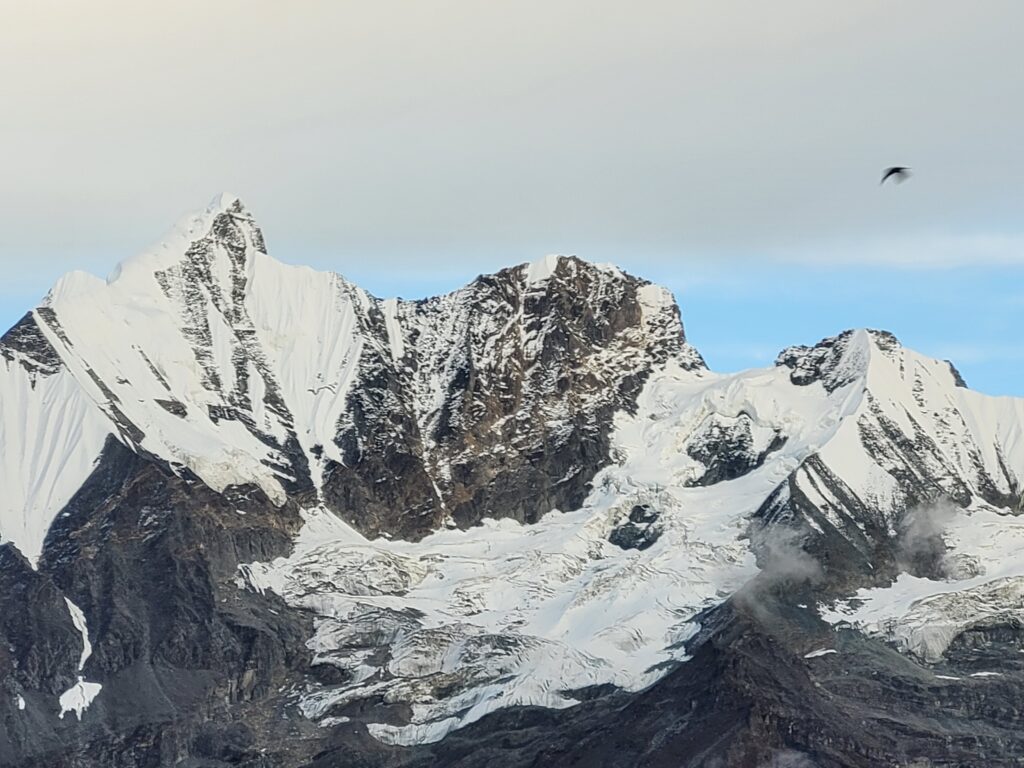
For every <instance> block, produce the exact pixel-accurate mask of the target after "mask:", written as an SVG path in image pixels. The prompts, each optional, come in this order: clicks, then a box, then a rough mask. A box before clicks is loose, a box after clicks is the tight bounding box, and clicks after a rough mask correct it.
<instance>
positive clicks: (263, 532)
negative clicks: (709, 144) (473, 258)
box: [0, 196, 1024, 768]
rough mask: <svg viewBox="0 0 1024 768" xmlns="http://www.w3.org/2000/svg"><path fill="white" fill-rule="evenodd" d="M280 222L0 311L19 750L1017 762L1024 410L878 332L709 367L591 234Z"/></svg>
mask: <svg viewBox="0 0 1024 768" xmlns="http://www.w3.org/2000/svg"><path fill="white" fill-rule="evenodd" d="M266 250H267V249H266V246H265V242H264V239H263V235H262V233H261V232H260V229H259V228H258V226H257V225H256V223H255V221H254V219H253V217H252V216H251V215H250V213H249V212H248V211H247V210H246V209H245V207H244V206H243V205H242V203H241V202H240V201H239V200H238V199H237V198H235V197H233V196H221V197H220V198H218V199H217V200H215V201H214V203H213V204H212V205H211V206H210V207H209V208H207V209H206V210H205V211H204V212H202V213H200V214H197V215H194V216H191V217H188V218H187V219H185V220H183V222H182V223H181V224H180V225H179V226H178V227H177V228H175V230H173V231H172V233H171V234H170V235H168V236H167V237H166V238H165V239H164V241H163V242H162V243H161V244H160V245H159V246H157V247H155V248H153V249H151V250H150V251H148V252H146V253H144V254H142V255H141V256H138V257H136V258H134V259H131V260H128V261H125V262H122V264H121V265H119V266H118V267H117V268H116V269H115V270H114V272H113V273H112V274H111V275H110V277H109V278H108V279H107V280H106V281H104V280H100V279H98V278H95V277H93V276H90V275H86V274H84V273H72V274H70V275H68V276H66V277H64V278H63V279H61V280H60V281H59V282H58V284H57V285H56V286H55V287H54V288H53V290H52V291H51V292H50V294H49V295H48V296H47V298H46V299H45V301H44V302H43V303H42V304H41V305H40V306H39V307H37V308H35V309H34V310H32V311H31V312H29V313H28V314H27V315H25V317H24V318H23V319H22V320H21V321H20V322H19V323H18V324H17V325H16V326H15V327H14V328H12V329H11V330H10V331H8V332H7V334H6V335H4V336H3V338H2V339H0V357H2V359H3V365H2V366H0V393H2V396H0V441H2V448H3V456H4V460H3V462H2V463H0V480H2V482H3V486H4V489H5V494H4V497H3V499H2V500H0V541H2V542H3V543H2V544H0V586H2V589H0V617H2V618H0V756H3V757H4V758H5V759H4V761H3V764H4V765H8V764H9V765H13V766H26V767H27V766H44V765H45V766H64V765H66V766H72V765H74V766H83V765H84V766H92V765H96V766H100V765H111V764H120V765H157V766H163V765H168V766H179V767H180V768H185V766H224V765H244V766H252V767H254V768H255V767H256V766H261V767H263V766H272V765H273V766H335V765H361V766H381V767H383V766H426V765H435V766H436V765H442V766H443V765H452V766H455V765H458V766H481V765H487V766H528V765H529V766H536V765H581V766H583V765H585V766H627V765H638V764H644V765H648V764H649V765H694V766H705V765H706V766H711V765H722V766H747V765H762V764H763V765H773V764H779V765H783V764H793V765H799V764H802V763H800V762H799V761H801V760H803V761H809V762H807V764H813V765H824V766H861V765H863V766H868V765H878V764H896V765H912V764H966V765H972V764H980V763H977V762H972V760H974V759H975V756H976V755H979V754H985V755H986V758H985V764H987V765H1004V764H1006V765H1009V764H1015V763H1014V761H1016V760H1019V759H1024V739H1022V738H1021V736H1020V729H1019V728H1017V727H1016V725H1015V721H1014V720H1013V719H1012V718H1007V717H1006V716H1005V713H1006V712H1008V711H1010V710H1012V707H1013V704H1012V702H1013V693H1012V691H1013V690H1015V689H1014V687H1013V686H1015V685H1019V684H1020V683H1021V682H1024V664H1022V663H1021V662H1020V658H1021V657H1020V654H1019V649H1020V648H1022V647H1024V634H1022V632H1021V630H1020V627H1021V626H1024V615H1022V614H1021V609H1020V601H1019V596H1020V594H1021V590H1022V589H1024V586H1022V585H1024V565H1019V564H1018V558H1017V556H1016V552H1017V551H1018V547H1019V545H1020V544H1024V541H1021V533H1020V530H1021V529H1020V526H1019V524H1018V522H1017V516H1018V515H1019V513H1020V511H1021V509H1022V501H1024V487H1022V478H1024V439H1022V438H1024V431H1022V428H1024V401H1020V400H1014V399H1010V398H990V397H986V396H984V395H980V394H978V393H975V392H972V391H971V390H969V389H967V388H966V387H965V386H964V382H963V381H962V379H961V378H960V376H959V374H958V373H957V372H956V370H955V369H954V368H953V367H952V365H951V364H949V363H947V362H945V361H938V360H932V359H930V358H927V357H925V356H923V355H920V354H917V353H915V352H913V351H912V350H909V349H906V348H905V347H903V346H902V345H901V344H900V343H899V341H898V340H897V339H896V338H895V337H894V336H893V335H892V334H889V333H886V332H881V331H869V330H854V331H848V332H845V333H842V334H840V335H838V336H835V337H831V338H826V339H823V340H821V341H819V342H818V343H816V344H813V345H809V346H795V347H790V348H788V349H786V350H783V351H782V352H781V353H780V355H779V357H778V359H777V361H776V364H775V365H774V366H771V367H768V368H764V369H757V370H752V371H745V372H740V373H734V374H718V373H714V372H712V371H709V370H708V369H707V367H706V366H705V364H704V362H703V360H702V359H701V357H700V355H699V354H698V353H697V352H696V350H694V348H693V347H692V346H690V345H689V344H688V343H687V341H686V337H685V334H684V332H683V326H682V323H681V319H680V313H679V309H678V307H677V306H676V304H675V302H674V300H673V298H672V296H671V295H670V294H669V292H668V291H666V290H665V289H664V288H661V287H659V286H656V285H653V284H651V283H648V282H646V281H644V280H641V279H638V278H635V277H632V276H630V275H627V274H625V273H623V272H622V271H620V270H618V269H617V268H615V267H612V266H607V265H594V264H590V263H587V262H585V261H582V260H580V259H578V258H575V257H564V256H548V257H545V258H543V259H541V260H539V261H537V262H535V263H533V264H524V265H519V266H516V267H512V268H509V269H505V270H502V271H500V272H498V273H496V274H494V275H487V276H481V277H479V278H477V279H476V280H475V281H473V282H472V283H470V284H469V285H468V286H466V287H464V288H461V289H459V290H456V291H454V292H452V293H449V294H446V295H444V296H439V297H435V298H430V299H424V300H418V301H403V300H400V299H386V300H382V299H378V298H376V297H374V296H371V295H370V294H368V293H367V292H366V291H364V290H362V289H360V288H358V287H356V286H354V285H352V284H351V283H349V282H348V281H346V280H345V279H344V278H343V277H341V276H339V275H336V274H332V273H323V272H316V271H314V270H311V269H307V268H303V267H294V266H289V265H285V264H282V263H280V262H278V261H275V260H274V259H272V258H271V257H270V256H269V255H267V252H266ZM865 724H870V727H866V726H865ZM785 760H788V761H790V762H788V763H787V762H779V761H785ZM915 760H917V761H919V762H918V763H914V762H913V761H915ZM921 760H929V761H931V762H930V763H921V762H920V761H921ZM773 761H775V762H773ZM793 761H797V762H793Z"/></svg>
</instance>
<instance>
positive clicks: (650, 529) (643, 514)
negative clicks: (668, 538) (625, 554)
mask: <svg viewBox="0 0 1024 768" xmlns="http://www.w3.org/2000/svg"><path fill="white" fill-rule="evenodd" d="M658 517H660V515H659V513H658V512H656V511H654V510H653V509H651V508H650V507H649V506H648V505H646V504H638V505H637V506H635V507H633V509H632V510H630V513H629V520H627V521H626V522H625V523H623V524H622V525H620V526H618V527H616V528H613V529H612V532H611V534H609V536H608V541H610V542H611V543H612V544H614V545H615V546H617V547H621V548H622V549H647V548H648V547H649V546H651V545H652V544H653V543H654V542H656V541H657V540H658V537H659V536H661V528H660V527H659V526H658V525H657V522H658Z"/></svg>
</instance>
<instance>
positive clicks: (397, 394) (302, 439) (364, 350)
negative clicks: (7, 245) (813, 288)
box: [0, 195, 703, 562]
mask: <svg viewBox="0 0 1024 768" xmlns="http://www.w3.org/2000/svg"><path fill="white" fill-rule="evenodd" d="M529 273H533V276H532V277H529ZM645 286H647V287H645ZM638 294H639V295H638ZM563 295H572V296H574V298H575V300H576V301H580V302H588V301H589V302H591V303H593V305H594V306H595V307H596V308H597V309H598V311H599V313H600V312H604V311H606V310H607V311H608V315H607V316H605V315H601V314H596V315H595V316H594V317H592V318H591V317H589V316H588V317H582V316H581V317H577V316H576V315H577V314H578V313H576V312H575V310H574V309H573V308H572V307H571V306H567V305H566V302H565V301H562V300H561V299H560V298H559V297H561V296H563ZM630 302H632V303H633V304H635V305H636V306H640V304H641V303H642V309H641V310H640V311H639V312H634V313H633V314H631V312H632V310H631V304H630ZM608 318H616V319H614V320H609V319H608ZM587 323H591V325H592V326H593V327H590V326H588V325H586V324H587ZM616 323H618V324H619V325H616ZM23 324H24V329H23V330H22V332H20V333H15V332H14V331H12V333H11V334H9V335H8V336H7V337H5V340H6V341H7V344H6V345H5V346H4V355H3V356H4V362H5V369H6V378H5V379H4V380H3V381H0V389H2V391H3V393H4V397H3V399H2V403H0V428H2V429H3V434H2V435H0V437H2V438H3V440H4V445H5V446H17V448H11V449H8V450H6V451H5V461H4V466H3V467H0V473H2V475H3V476H2V477H0V479H3V480H5V481H7V487H8V488H10V489H11V490H10V492H9V493H8V494H7V496H6V500H5V501H4V502H3V504H4V505H6V506H2V507H0V537H2V539H3V540H11V541H14V542H16V543H17V544H18V546H19V548H20V549H22V551H23V552H24V553H25V554H26V555H27V556H28V557H29V558H30V559H31V560H33V562H34V561H35V559H36V558H37V557H38V554H39V552H40V550H41V547H42V542H43V538H44V536H45V533H46V530H47V528H48V527H49V524H50V522H51V520H52V519H53V516H54V515H56V514H57V513H58V512H59V511H60V509H61V508H62V507H63V505H64V504H65V503H67V501H68V500H69V499H70V496H71V494H73V493H74V491H75V490H77V489H78V488H79V487H80V486H81V484H82V482H83V481H84V480H85V478H86V477H87V476H88V473H89V472H90V471H91V469H92V467H93V465H94V463H95V461H96V459H97V457H98V456H99V454H100V451H101V450H102V446H103V444H104V442H105V440H106V439H107V438H108V437H109V436H113V437H114V438H115V439H118V440H120V441H121V442H123V443H124V444H126V445H128V446H129V447H131V448H132V449H134V450H138V451H143V452H145V453H146V454H148V455H150V456H153V457H155V458H157V459H159V460H162V461H164V462H166V464H167V465H168V466H169V467H170V468H171V469H172V470H174V471H177V472H184V471H190V472H192V473H194V474H195V475H197V476H198V477H199V478H201V479H202V480H203V481H204V482H205V483H206V484H208V485H209V486H211V487H212V488H214V489H215V490H221V489H224V488H226V487H227V486H230V485H237V484H246V483H254V484H256V485H258V486H259V487H260V488H261V489H262V490H263V491H264V492H265V493H266V494H267V495H268V496H269V497H270V498H271V499H272V500H274V501H275V502H276V503H281V502H283V501H284V499H285V498H286V497H288V496H289V495H291V496H295V497H302V498H303V499H306V500H307V501H308V499H309V497H313V498H319V499H321V500H323V501H324V503H327V504H328V506H330V505H331V504H332V503H333V501H332V500H333V499H334V498H336V497H339V496H351V495H353V493H352V492H350V491H345V492H344V493H342V492H341V491H339V490H337V488H333V489H332V488H329V487H328V486H329V485H330V484H331V483H333V484H334V486H337V485H338V484H339V483H350V484H351V483H359V482H361V483H363V484H364V486H368V487H370V489H371V491H372V486H373V484H374V483H375V482H376V477H373V476H368V477H357V478H356V479H355V480H353V479H352V478H351V477H350V475H352V474H353V472H349V471H348V468H352V467H355V470H354V474H356V475H359V473H360V472H370V473H372V472H373V471H375V470H372V468H368V469H365V470H364V469H361V468H360V467H369V466H370V465H369V464H368V463H367V462H366V458H367V456H368V455H369V454H372V453H373V452H374V451H378V452H381V451H382V452H385V453H387V452H391V451H393V450H400V451H401V452H404V453H408V454H410V456H411V457H412V459H413V460H414V461H415V462H416V463H418V464H419V465H421V466H422V469H421V470H419V471H420V472H421V475H423V476H425V478H426V479H425V481H422V484H423V486H424V487H425V488H426V489H427V490H428V493H427V494H426V496H424V497H423V498H420V499H418V500H416V502H415V504H418V505H419V508H418V509H417V514H422V515H423V520H422V522H420V523H418V524H417V525H418V529H417V531H415V533H417V535H422V533H423V532H425V530H429V529H431V528H432V527H436V526H437V525H438V524H439V523H440V520H441V517H442V516H443V515H444V514H445V513H446V510H449V511H450V505H447V500H448V499H449V498H451V497H461V496H465V495H467V492H466V491H465V490H464V489H462V488H461V487H459V486H458V483H459V480H458V479H457V478H453V476H452V474H451V467H452V466H456V465H458V464H459V463H460V462H465V461H468V460H470V459H472V458H474V457H473V455H472V453H471V452H467V451H468V448H467V446H466V445H463V444H462V441H463V437H462V436H463V435H465V434H468V433H470V432H476V433H479V434H487V433H493V434H494V435H495V439H496V440H498V441H500V444H496V445H495V446H494V450H495V451H497V450H498V449H499V448H501V447H502V445H506V446H507V445H508V444H509V443H516V442H517V438H516V437H515V435H516V434H517V433H518V432H522V434H523V436H524V440H518V442H519V443H521V444H520V445H517V448H516V450H519V451H521V452H522V453H523V454H526V453H528V452H530V451H533V450H535V449H533V448H531V446H530V445H528V444H527V443H526V442H525V437H526V436H528V435H530V434H532V433H534V432H535V431H534V430H533V429H532V427H530V422H531V421H532V420H534V419H543V420H544V421H545V422H546V423H547V424H548V425H549V427H550V430H551V432H550V434H551V435H561V437H560V438H559V439H563V440H568V439H570V438H571V437H572V435H573V434H574V430H578V429H579V427H577V426H574V424H573V422H574V420H578V413H579V412H580V411H584V412H587V411H593V412H594V414H596V412H597V411H598V410H599V409H602V408H608V407H611V408H612V409H614V408H616V407H621V406H622V405H626V404H628V397H629V396H630V395H629V393H628V392H625V389H626V388H627V387H628V386H631V385H629V384H628V383H629V382H633V381H638V380H642V378H643V377H644V376H646V375H647V374H648V373H649V371H650V370H651V369H652V367H653V366H655V365H659V364H661V363H663V362H665V361H666V360H668V359H670V358H671V359H677V360H679V361H680V362H683V363H686V364H688V365H692V366H703V363H702V361H700V358H699V355H697V354H696V352H695V351H693V350H692V348H691V347H689V346H688V345H686V344H685V341H684V338H683V332H682V325H681V323H680V320H679V313H678V309H677V308H676V306H675V303H674V301H672V299H671V295H670V294H668V292H667V291H664V290H663V289H660V288H654V287H653V286H648V284H646V283H644V282H643V281H639V280H636V279H635V278H632V277H629V276H626V275H624V274H623V273H621V272H620V271H618V270H615V269H614V268H610V267H607V266H603V267H594V266H592V265H589V264H586V263H585V262H582V261H580V260H579V259H576V258H574V257H547V258H545V259H544V260H542V261H541V262H540V266H536V265H535V266H534V267H529V266H526V265H523V266H520V267H515V268H512V269H509V270H505V271H503V272H502V273H499V274H498V275H494V276H487V277H482V278H480V279H479V280H478V281H476V282H474V283H473V284H471V285H469V286H467V287H465V288H462V289H459V290H457V291H454V292H452V293H450V294H447V295H444V296H439V297H436V298H434V299H429V300H425V301H415V302H413V301H402V300H396V299H389V300H386V301H381V300H379V299H377V298H375V297H373V296H371V295H369V294H368V293H366V292H365V291H363V290H362V289H360V288H358V287H356V286H354V285H352V284H351V283H349V282H348V281H347V280H345V279H344V278H343V277H341V276H340V275H337V274H334V273H326V272H317V271H315V270H312V269H309V268H305V267H295V266H289V265H285V264H283V263H281V262H278V261H276V260H274V259H273V258H271V257H270V256H268V255H267V254H266V247H265V244H264V240H263V236H262V233H261V232H260V230H259V228H258V227H257V225H256V223H255V221H254V219H253V217H252V216H251V214H250V213H249V212H248V211H247V210H246V209H245V208H244V206H243V205H242V204H241V202H240V201H239V200H238V199H237V198H236V197H234V196H231V195H222V196H220V197H218V198H217V199H215V200H214V201H213V202H212V203H211V204H210V206H208V207H207V209H205V210H204V211H202V212H200V213H198V214H194V215H192V216H188V217H186V218H185V219H183V220H182V222H181V223H179V225H178V226H176V227H175V228H174V229H173V230H172V231H171V233H169V234H168V235H167V236H165V237H164V238H163V240H162V241H161V242H160V244H159V245H157V246H155V247H154V248H151V249H149V250H147V251H146V252H145V253H143V254H141V255H139V256H137V257H134V258H132V259H128V260H126V261H123V262H122V263H121V264H119V265H118V267H117V268H116V269H115V270H114V271H113V272H112V273H111V275H110V277H109V278H108V279H107V280H106V281H104V280H100V279H98V278H96V277H93V276H91V275H87V274H85V273H81V272H75V273H70V274H68V275H66V276H65V277H63V278H62V279H61V280H59V281H58V283H57V284H56V285H55V286H54V288H53V290H52V291H51V292H50V294H49V295H48V296H47V298H46V299H45V301H44V302H43V304H42V305H41V306H40V307H38V308H37V309H36V310H35V311H34V312H32V313H31V314H30V315H29V316H28V317H27V318H26V320H25V321H23ZM583 333H592V334H593V336H592V338H581V335H582V334H583ZM29 337H30V338H29ZM25 338H28V339H29V342H30V343H23V342H24V339H25ZM566 339H567V340H568V341H567V342H566V341H565V340H566ZM562 344H566V346H565V347H564V348H563V347H560V346H559V345H562ZM33 355H36V356H38V357H39V360H34V359H33ZM538 363H540V365H538ZM565 370H571V371H573V372H574V373H575V372H579V373H580V374H581V375H582V373H586V374H587V377H588V382H589V383H588V384H587V386H589V387H591V388H592V394H589V395H588V394H587V392H586V389H585V387H583V386H577V387H575V388H574V390H573V391H574V394H578V395H579V397H577V403H576V404H575V405H574V406H572V407H570V406H568V404H567V403H566V402H565V400H566V397H565V395H564V394H563V391H564V389H565V386H566V383H565V381H563V380H561V379H560V378H559V377H560V376H564V373H563V371H565ZM468 376H472V377H473V378H475V380H476V382H477V385H478V387H477V389H478V391H476V392H474V393H472V397H474V398H483V397H492V399H493V400H495V401H496V404H495V405H491V406H488V407H487V408H483V407H481V406H478V405H476V404H474V403H473V402H471V400H470V397H469V396H467V395H468V393H466V392H465V391H464V387H465V381H464V380H465V379H466V378H467V377H468ZM584 397H586V398H588V399H587V402H585V403H584V402H582V400H583V398H584ZM55 404H56V407H54V405H55ZM396 414H403V418H405V419H407V420H406V421H405V422H403V423H401V424H394V423H392V422H393V420H394V418H395V415H396ZM602 418H604V417H602ZM485 422H486V423H485ZM589 423H591V424H592V428H593V429H600V424H599V423H598V422H597V421H596V415H595V416H593V417H592V419H591V421H590V422H589ZM556 424H559V425H562V426H559V427H557V428H556V427H555V426H554V425H556ZM542 437H543V436H542V435H540V436H538V437H537V439H541V438H542ZM476 443H477V445H478V446H479V439H477V441H476ZM396 445H397V446H398V447H397V448H395V446H396ZM495 461H496V462H497V461H499V457H497V456H496V457H495ZM556 479H557V478H556ZM417 482H421V481H417ZM356 495H359V494H356ZM423 507H426V508H427V509H426V511H424V509H422V508H423ZM335 510H336V511H339V512H344V510H340V509H338V508H337V507H335ZM543 511H546V509H544V510H541V512H543ZM401 513H402V510H396V512H395V514H396V515H401ZM375 524H376V523H375Z"/></svg>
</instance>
